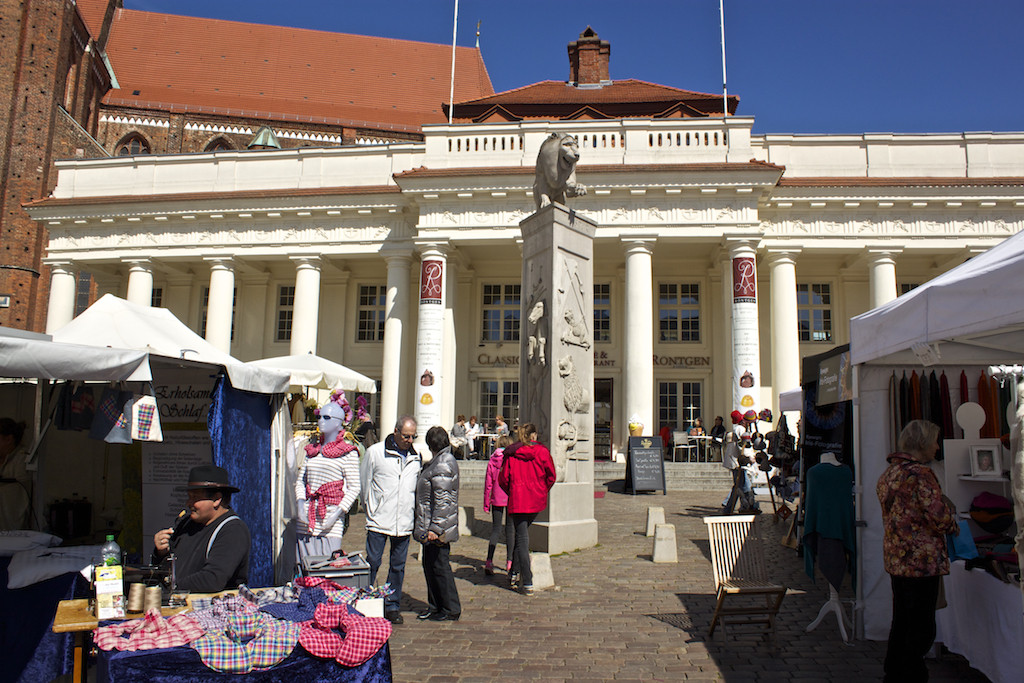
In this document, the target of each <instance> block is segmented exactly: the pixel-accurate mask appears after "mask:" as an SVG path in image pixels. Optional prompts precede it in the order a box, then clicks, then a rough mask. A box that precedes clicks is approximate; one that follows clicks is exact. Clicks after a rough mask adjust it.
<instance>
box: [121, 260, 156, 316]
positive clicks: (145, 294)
mask: <svg viewBox="0 0 1024 683" xmlns="http://www.w3.org/2000/svg"><path fill="white" fill-rule="evenodd" d="M127 263H128V266H129V267H128V295H127V296H126V297H125V298H126V299H128V301H130V302H132V303H133V304H138V305H139V306H152V305H153V263H152V261H150V260H149V259H140V260H138V261H128V262H127Z"/></svg>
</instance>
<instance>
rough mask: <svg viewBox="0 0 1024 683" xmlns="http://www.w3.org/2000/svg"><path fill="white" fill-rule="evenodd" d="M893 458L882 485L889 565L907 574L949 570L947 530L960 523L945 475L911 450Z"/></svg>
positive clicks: (885, 551) (880, 481)
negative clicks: (946, 492)
mask: <svg viewBox="0 0 1024 683" xmlns="http://www.w3.org/2000/svg"><path fill="white" fill-rule="evenodd" d="M888 460H889V467H888V468H887V469H886V470H885V472H883V473H882V476H881V477H879V479H878V486H877V487H876V488H877V492H878V500H879V502H880V503H881V505H882V525H883V526H884V527H885V539H884V541H883V555H884V559H885V571H886V572H888V573H889V574H891V575H892V576H904V577H923V576H939V575H942V574H948V573H949V555H948V554H947V552H946V536H945V535H946V534H950V533H953V532H954V531H955V530H956V529H957V521H956V514H955V511H954V510H953V508H952V507H951V506H949V505H947V504H946V502H945V501H944V500H943V499H942V487H940V486H939V480H938V479H937V478H936V476H935V473H934V472H932V470H931V468H930V467H928V465H926V464H924V463H920V462H917V461H916V460H914V459H913V458H911V456H910V455H908V454H907V453H893V454H892V455H890V456H889V458H888Z"/></svg>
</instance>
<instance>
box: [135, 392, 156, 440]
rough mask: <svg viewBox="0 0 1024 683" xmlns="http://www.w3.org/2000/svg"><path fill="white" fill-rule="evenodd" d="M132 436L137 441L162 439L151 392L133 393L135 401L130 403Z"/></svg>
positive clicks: (154, 399) (154, 398)
mask: <svg viewBox="0 0 1024 683" xmlns="http://www.w3.org/2000/svg"><path fill="white" fill-rule="evenodd" d="M132 438H133V439H137V440H139V441H163V440H164V436H163V432H162V430H161V429H160V414H159V412H158V411H157V407H156V397H155V396H153V395H151V394H136V395H135V402H134V403H133V404H132Z"/></svg>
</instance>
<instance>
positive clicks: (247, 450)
mask: <svg viewBox="0 0 1024 683" xmlns="http://www.w3.org/2000/svg"><path fill="white" fill-rule="evenodd" d="M272 400H273V397H271V396H268V395H266V394H255V393H251V392H247V391H241V390H239V389H235V388H234V387H232V386H231V384H230V382H228V381H225V378H224V377H223V376H222V377H220V378H218V379H217V383H216V386H215V387H214V390H213V402H212V404H211V405H210V414H209V419H208V424H209V428H210V439H211V445H212V448H213V463H214V464H215V465H217V466H219V467H223V468H224V469H225V470H227V472H228V476H229V477H230V480H231V483H232V484H233V485H235V486H237V487H238V488H239V489H241V491H240V492H239V493H236V494H235V495H234V496H233V497H232V501H231V504H232V507H233V508H234V510H235V512H236V513H238V516H239V517H241V518H242V519H243V520H244V521H245V523H246V524H248V525H249V531H250V533H251V534H252V546H251V549H250V551H249V585H250V586H253V587H262V586H272V585H274V539H273V535H272V534H273V531H272V524H271V514H272V513H271V497H272V489H273V484H272V481H273V477H271V446H270V442H271V438H270V426H271V422H272V420H273V416H274V410H273V408H274V406H273V404H272Z"/></svg>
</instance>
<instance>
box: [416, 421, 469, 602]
mask: <svg viewBox="0 0 1024 683" xmlns="http://www.w3.org/2000/svg"><path fill="white" fill-rule="evenodd" d="M426 443H427V448H429V449H430V453H431V459H430V461H429V462H425V464H424V465H423V469H422V470H420V476H419V478H418V479H417V481H416V521H415V526H414V527H413V531H412V534H413V537H414V538H415V539H416V540H417V541H419V542H420V543H422V544H423V552H422V553H420V555H421V559H422V561H423V576H424V578H426V581H427V605H428V609H427V610H426V611H424V612H421V613H420V615H419V618H420V619H430V620H431V621H458V619H459V617H460V616H461V615H462V605H461V603H460V602H459V592H458V590H457V589H456V587H455V576H454V575H453V574H452V566H451V562H450V559H449V557H450V554H451V544H452V543H454V542H455V541H457V540H459V463H458V462H457V461H456V460H455V456H454V455H452V451H451V444H450V443H449V441H448V432H447V431H446V430H445V428H444V427H431V428H430V429H429V430H427V435H426Z"/></svg>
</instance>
